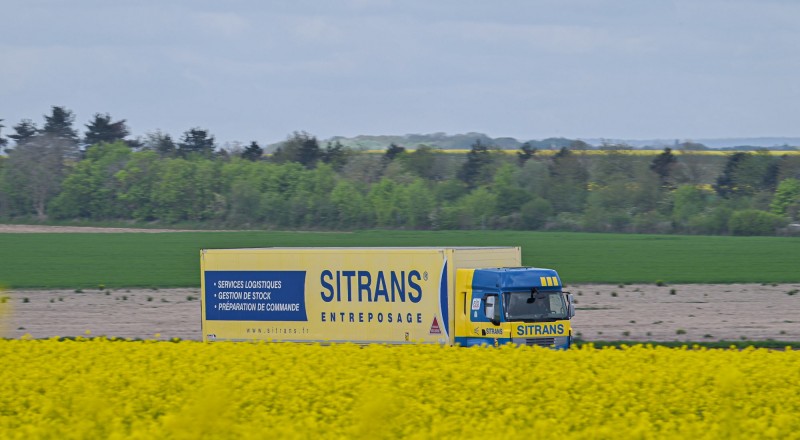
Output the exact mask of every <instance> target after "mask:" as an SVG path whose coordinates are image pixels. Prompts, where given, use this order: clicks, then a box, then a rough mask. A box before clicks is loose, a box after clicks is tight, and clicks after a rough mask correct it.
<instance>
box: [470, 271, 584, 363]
mask: <svg viewBox="0 0 800 440" xmlns="http://www.w3.org/2000/svg"><path fill="white" fill-rule="evenodd" d="M456 292H458V295H460V296H461V298H460V299H461V301H457V307H458V308H459V309H460V310H457V312H456V313H457V316H458V318H457V319H456V328H455V342H456V343H457V344H460V345H462V346H465V347H469V346H473V345H487V344H488V345H495V346H497V345H501V344H509V343H513V344H523V345H538V346H542V347H553V348H559V349H567V348H569V347H570V345H572V329H571V327H570V318H572V317H573V316H574V315H575V306H574V300H573V298H572V295H571V294H570V293H566V292H563V291H562V289H561V280H560V279H559V277H558V274H557V273H556V271H554V270H552V269H540V268H531V267H521V268H495V269H458V270H457V272H456Z"/></svg>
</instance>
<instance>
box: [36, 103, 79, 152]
mask: <svg viewBox="0 0 800 440" xmlns="http://www.w3.org/2000/svg"><path fill="white" fill-rule="evenodd" d="M44 119H45V123H44V128H42V134H45V135H49V136H50V137H52V138H55V139H63V140H64V141H67V142H70V143H73V144H75V145H77V144H78V132H77V131H75V129H74V128H72V124H73V123H74V122H75V115H74V114H73V113H72V111H70V110H67V109H66V108H64V107H59V106H55V105H54V106H53V107H52V112H51V114H50V115H49V116H48V115H45V116H44Z"/></svg>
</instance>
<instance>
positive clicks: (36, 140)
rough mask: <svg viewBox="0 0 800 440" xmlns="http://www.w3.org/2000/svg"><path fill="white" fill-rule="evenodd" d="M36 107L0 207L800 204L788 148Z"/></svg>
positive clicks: (217, 221) (566, 226)
mask: <svg viewBox="0 0 800 440" xmlns="http://www.w3.org/2000/svg"><path fill="white" fill-rule="evenodd" d="M44 119H45V120H44V124H43V125H42V127H41V128H40V127H38V126H37V124H35V123H34V122H33V121H30V120H23V121H21V122H20V123H18V124H16V125H14V126H13V127H12V129H13V131H14V132H13V133H12V134H10V135H8V138H10V139H12V140H13V141H14V145H13V147H12V146H9V142H8V140H7V139H3V138H2V137H0V147H5V149H6V156H5V157H0V218H3V219H6V220H16V221H25V220H26V219H35V220H38V221H44V220H50V221H53V220H55V221H71V220H85V221H96V222H108V221H132V222H141V223H152V222H157V223H161V224H177V223H191V224H195V225H197V226H209V227H234V228H239V227H246V228H266V229H272V228H279V229H297V228H303V229H331V230H352V229H363V228H392V229H514V230H559V231H591V232H637V233H689V234H736V235H775V234H787V233H791V232H792V227H791V224H793V223H796V222H797V221H798V217H799V216H800V214H799V213H800V156H796V155H784V156H775V155H770V154H768V153H767V152H736V153H733V154H730V155H726V156H708V155H699V154H693V153H692V152H691V151H682V152H681V153H682V154H676V152H674V151H673V150H671V149H670V148H665V149H664V150H663V151H662V152H661V153H660V154H657V155H631V154H626V153H625V152H623V151H619V150H615V149H608V150H605V151H604V152H603V154H598V155H584V154H579V152H578V151H577V150H576V148H579V146H576V148H570V147H568V146H565V147H562V148H561V149H560V150H559V151H557V152H555V153H554V154H543V152H541V151H539V150H537V149H536V148H535V147H532V146H531V145H530V144H524V145H522V147H521V148H520V149H519V150H517V151H516V152H513V154H509V153H508V151H502V150H500V149H499V148H496V147H495V146H493V145H488V144H485V143H483V142H482V141H481V140H480V139H477V140H476V141H475V142H474V143H473V145H472V147H471V149H470V150H469V152H468V153H466V154H457V153H447V152H444V151H441V150H436V149H434V148H431V147H429V146H425V145H420V146H416V148H415V149H413V150H409V149H406V148H405V147H404V146H400V145H396V144H391V145H388V146H386V148H385V150H383V151H382V152H380V153H375V152H364V151H354V150H351V149H348V148H346V147H344V146H342V144H340V143H339V142H327V143H325V145H323V143H321V142H320V141H319V140H318V139H317V138H316V137H315V136H313V135H311V134H308V133H305V132H295V133H293V134H291V135H290V136H289V137H288V138H287V139H286V141H284V142H282V143H281V144H280V146H279V147H278V148H277V149H276V150H275V151H274V152H273V153H272V154H269V155H265V154H264V152H263V149H262V147H261V146H259V145H258V143H257V142H251V143H250V144H248V145H246V146H236V147H234V148H232V149H219V148H218V146H217V145H216V142H215V139H214V137H213V136H212V135H210V134H209V132H208V130H204V129H201V128H192V129H190V130H187V131H186V132H184V133H183V135H182V136H181V137H180V138H179V139H178V140H177V141H175V140H173V138H172V137H171V136H170V135H169V134H165V133H162V132H155V133H150V134H148V135H146V136H145V137H144V138H137V139H135V140H131V139H129V135H130V133H129V130H128V128H127V126H126V124H125V120H117V121H114V120H113V118H111V117H110V116H109V115H108V114H96V115H95V116H94V118H93V119H92V120H91V121H90V122H89V123H88V124H86V126H85V127H86V130H85V131H84V133H83V135H82V136H81V135H80V134H79V133H78V131H77V130H76V129H75V128H74V115H73V114H72V112H71V111H69V110H67V109H66V108H63V107H53V108H52V111H51V113H50V114H49V115H45V118H44ZM0 122H1V121H0ZM1 127H2V126H1V125H0V128H1Z"/></svg>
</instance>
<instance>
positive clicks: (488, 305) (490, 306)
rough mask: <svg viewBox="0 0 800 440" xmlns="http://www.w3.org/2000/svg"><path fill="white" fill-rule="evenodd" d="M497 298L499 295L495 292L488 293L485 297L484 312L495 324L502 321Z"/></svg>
mask: <svg viewBox="0 0 800 440" xmlns="http://www.w3.org/2000/svg"><path fill="white" fill-rule="evenodd" d="M497 299H498V296H497V295H495V294H488V295H486V296H484V297H483V314H484V315H485V316H486V318H488V319H489V320H491V321H492V322H493V323H494V324H498V323H499V322H500V304H499V301H497Z"/></svg>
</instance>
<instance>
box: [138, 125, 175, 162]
mask: <svg viewBox="0 0 800 440" xmlns="http://www.w3.org/2000/svg"><path fill="white" fill-rule="evenodd" d="M143 148H144V149H145V150H150V151H155V152H156V153H158V155H159V156H161V157H175V156H176V155H177V154H178V147H177V146H176V145H175V141H173V140H172V136H170V135H169V134H166V133H162V132H161V131H160V130H156V132H155V133H148V134H147V136H146V138H145V140H144V147H143Z"/></svg>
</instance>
